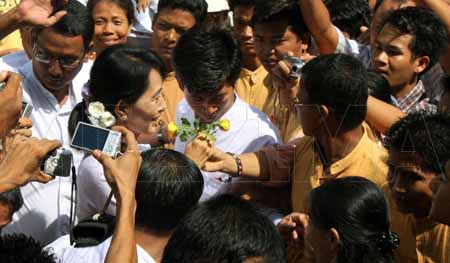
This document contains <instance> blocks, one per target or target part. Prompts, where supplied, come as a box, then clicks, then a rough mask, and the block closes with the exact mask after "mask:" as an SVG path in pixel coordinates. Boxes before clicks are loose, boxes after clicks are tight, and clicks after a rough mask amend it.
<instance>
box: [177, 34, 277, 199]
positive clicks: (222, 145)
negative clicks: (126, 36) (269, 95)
mask: <svg viewBox="0 0 450 263" xmlns="http://www.w3.org/2000/svg"><path fill="white" fill-rule="evenodd" d="M173 62H174V68H175V72H176V76H177V78H178V80H179V82H180V85H181V87H182V88H183V90H184V94H185V99H183V100H182V101H181V102H180V103H179V104H178V108H177V124H178V125H181V122H182V121H181V118H186V119H187V120H188V121H189V122H190V123H191V124H193V122H194V120H195V119H198V121H199V122H200V123H204V124H209V123H212V122H214V121H218V120H223V119H226V120H228V121H229V122H230V128H229V130H228V131H222V130H217V131H216V132H215V134H214V136H215V137H216V141H215V145H216V147H218V148H219V149H221V150H223V151H225V152H227V151H229V152H234V153H238V154H240V153H244V152H251V151H256V150H258V149H260V148H262V147H264V146H267V145H271V144H274V143H279V142H280V138H279V134H278V130H277V129H276V127H275V126H273V125H272V123H271V122H270V120H269V119H268V118H267V116H265V114H264V113H262V112H260V111H258V110H257V109H256V108H254V107H251V106H250V105H248V104H247V103H245V102H244V101H242V100H241V99H240V98H239V96H238V95H237V94H236V92H235V88H234V87H235V86H234V85H235V83H236V80H237V79H238V77H239V72H240V70H241V53H240V48H239V44H238V43H237V41H236V40H235V39H234V38H233V37H232V35H231V34H230V33H229V32H228V31H225V30H218V31H211V32H203V31H200V30H191V31H189V32H188V33H186V34H185V35H183V36H182V37H181V38H180V40H179V41H178V44H177V47H176V48H175V54H174V60H173ZM185 148H186V142H183V141H181V140H180V138H177V140H176V141H175V150H177V151H180V152H185ZM204 177H205V189H204V194H203V196H202V200H206V199H209V198H211V197H212V196H214V195H216V194H217V193H218V192H221V191H229V188H230V187H232V186H234V185H235V184H234V183H231V184H230V178H231V176H230V175H228V174H224V173H206V172H205V173H204ZM232 181H233V182H235V183H236V184H237V185H239V181H236V180H232ZM242 184H243V185H251V184H250V183H242Z"/></svg>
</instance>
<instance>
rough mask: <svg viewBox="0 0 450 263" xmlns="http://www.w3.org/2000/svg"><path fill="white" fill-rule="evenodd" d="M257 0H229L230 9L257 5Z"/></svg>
mask: <svg viewBox="0 0 450 263" xmlns="http://www.w3.org/2000/svg"><path fill="white" fill-rule="evenodd" d="M255 3H256V0H228V5H229V6H230V10H234V9H235V8H236V7H237V6H249V7H250V6H255Z"/></svg>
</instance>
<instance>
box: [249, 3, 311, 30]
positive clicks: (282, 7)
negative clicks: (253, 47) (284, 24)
mask: <svg viewBox="0 0 450 263" xmlns="http://www.w3.org/2000/svg"><path fill="white" fill-rule="evenodd" d="M284 19H286V20H287V21H288V25H290V26H291V27H292V31H293V32H294V33H296V34H297V36H298V37H300V38H301V37H303V36H304V34H305V33H307V32H308V28H307V27H306V24H305V23H304V21H303V17H302V12H301V9H300V6H299V4H298V1H295V0H271V1H267V0H256V4H255V8H254V10H253V16H252V24H253V25H255V24H256V23H266V22H273V21H280V20H284Z"/></svg>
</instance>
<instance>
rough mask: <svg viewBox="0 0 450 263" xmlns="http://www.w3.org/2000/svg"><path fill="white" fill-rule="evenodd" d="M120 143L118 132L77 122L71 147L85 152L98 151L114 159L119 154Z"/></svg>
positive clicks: (120, 137)
mask: <svg viewBox="0 0 450 263" xmlns="http://www.w3.org/2000/svg"><path fill="white" fill-rule="evenodd" d="M121 141H122V134H121V133H120V132H117V131H113V130H108V129H104V128H100V127H97V126H94V125H92V124H88V123H85V122H79V123H78V125H77V128H76V129H75V133H74V135H73V138H72V143H71V146H72V147H73V148H76V149H80V150H83V151H86V152H92V151H93V150H95V149H98V150H100V151H102V152H103V153H105V154H107V155H109V156H111V157H116V156H117V155H118V154H119V153H120V146H121Z"/></svg>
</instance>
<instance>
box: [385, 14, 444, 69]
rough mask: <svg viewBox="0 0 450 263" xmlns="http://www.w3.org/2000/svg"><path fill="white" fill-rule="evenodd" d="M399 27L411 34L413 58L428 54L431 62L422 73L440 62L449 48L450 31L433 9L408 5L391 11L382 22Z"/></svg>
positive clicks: (403, 31) (400, 29)
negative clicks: (440, 58)
mask: <svg viewBox="0 0 450 263" xmlns="http://www.w3.org/2000/svg"><path fill="white" fill-rule="evenodd" d="M381 25H382V26H381V27H382V28H383V27H385V26H387V25H389V26H391V27H393V28H395V29H397V30H398V31H399V32H400V33H401V34H405V35H411V36H412V39H411V43H410V44H409V48H410V49H411V52H412V56H413V58H417V57H421V56H428V57H429V58H430V63H429V65H428V67H427V69H425V70H424V71H423V72H421V74H423V73H425V72H426V71H427V70H428V69H430V68H431V67H432V66H433V65H434V64H436V63H437V62H438V59H439V57H440V56H441V55H442V54H443V53H444V52H445V51H446V50H447V47H448V45H449V33H448V32H447V30H446V28H445V27H444V25H443V24H442V23H441V22H440V20H439V18H438V17H437V16H436V14H434V12H433V11H431V10H428V9H425V8H420V7H406V8H401V9H398V10H395V11H393V12H391V13H390V14H389V15H388V16H387V17H386V18H385V19H384V20H383V21H382V23H381Z"/></svg>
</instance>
